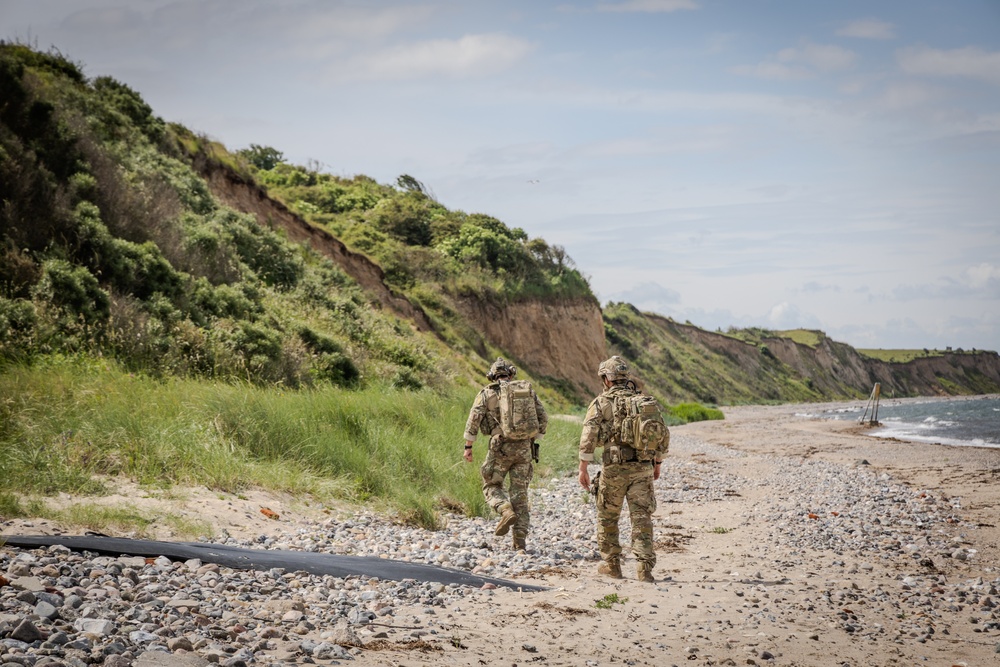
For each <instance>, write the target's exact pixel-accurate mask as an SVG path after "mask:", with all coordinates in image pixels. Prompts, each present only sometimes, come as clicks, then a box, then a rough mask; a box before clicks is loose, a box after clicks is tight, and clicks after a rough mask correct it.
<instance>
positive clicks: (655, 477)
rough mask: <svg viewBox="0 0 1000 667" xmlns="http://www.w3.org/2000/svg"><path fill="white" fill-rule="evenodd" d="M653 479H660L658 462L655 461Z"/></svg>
mask: <svg viewBox="0 0 1000 667" xmlns="http://www.w3.org/2000/svg"><path fill="white" fill-rule="evenodd" d="M653 479H654V480H657V479H660V462H659V461H656V462H654V463H653Z"/></svg>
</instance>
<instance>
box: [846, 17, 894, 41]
mask: <svg viewBox="0 0 1000 667" xmlns="http://www.w3.org/2000/svg"><path fill="white" fill-rule="evenodd" d="M837 34H838V35H842V36H844V37H860V38H861V39H893V38H894V37H895V36H896V32H895V26H893V24H891V23H887V22H885V21H880V20H878V19H861V20H858V21H852V22H851V23H848V24H847V25H845V26H844V27H843V28H841V29H840V30H838V31H837Z"/></svg>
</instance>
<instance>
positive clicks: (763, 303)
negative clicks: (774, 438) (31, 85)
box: [0, 0, 1000, 350]
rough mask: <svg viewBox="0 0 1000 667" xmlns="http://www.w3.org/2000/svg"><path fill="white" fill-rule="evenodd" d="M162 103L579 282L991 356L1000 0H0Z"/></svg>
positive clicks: (39, 39) (999, 211) (633, 295)
mask: <svg viewBox="0 0 1000 667" xmlns="http://www.w3.org/2000/svg"><path fill="white" fill-rule="evenodd" d="M0 37H3V38H5V39H8V40H19V41H21V42H26V43H29V44H31V45H33V46H36V47H37V48H40V49H42V50H47V49H49V48H50V47H54V48H55V49H57V50H58V51H59V52H61V53H62V54H63V55H65V56H67V57H68V58H70V59H71V60H73V61H75V62H78V63H80V64H81V65H82V66H83V69H84V72H85V74H86V75H87V76H88V77H98V76H104V75H108V76H113V77H114V78H116V79H118V80H119V81H121V82H123V83H126V84H128V85H129V86H131V87H132V88H133V89H135V90H137V91H138V92H139V93H141V94H142V96H143V97H144V98H145V99H146V101H147V102H148V103H149V104H150V105H151V106H152V107H153V109H154V111H155V113H156V114H157V115H159V116H161V117H162V118H164V119H165V120H167V121H170V122H178V123H182V124H183V125H185V126H187V127H188V128H190V129H191V130H193V131H195V132H199V133H203V134H205V135H207V136H209V137H211V138H213V139H215V140H218V141H220V142H222V143H223V144H225V145H226V146H227V147H228V148H230V149H231V150H237V149H240V148H245V147H248V146H249V145H250V144H258V145H264V146H271V147H274V148H276V149H278V150H280V151H281V152H282V153H283V154H284V156H285V158H286V160H287V161H289V162H292V163H295V164H300V165H307V166H312V167H314V168H319V169H321V170H323V171H327V172H329V173H332V174H336V175H341V176H348V177H349V176H353V175H355V174H365V175H368V176H370V177H372V178H374V179H376V180H377V181H378V182H380V183H387V184H391V183H395V182H396V179H397V177H398V176H399V175H401V174H409V175H411V176H413V177H414V178H416V179H417V180H419V181H420V182H422V183H423V184H424V185H425V186H426V187H427V189H428V190H429V191H430V192H431V193H433V195H434V196H435V198H436V199H437V200H438V201H440V202H441V203H442V204H444V205H445V206H447V207H448V208H450V209H456V210H462V211H465V212H467V213H487V214H489V215H492V216H494V217H497V218H499V219H501V220H503V221H504V222H505V223H507V225H508V226H511V227H520V228H522V229H524V230H525V231H526V232H527V233H528V235H529V236H531V237H542V238H544V239H545V240H546V241H547V242H548V243H549V244H551V245H559V246H562V247H563V248H565V249H566V251H567V253H568V254H569V255H570V257H572V258H573V260H574V261H575V262H576V265H577V267H578V268H579V269H580V270H581V271H582V272H583V273H584V275H586V276H587V277H588V279H589V280H590V284H591V287H592V288H593V290H594V292H595V293H596V295H597V296H598V298H599V299H600V301H601V303H602V304H604V303H607V302H609V301H625V302H628V303H631V304H633V305H635V306H636V307H637V308H639V309H640V310H645V311H652V312H656V313H659V314H661V315H666V316H669V317H672V318H674V319H675V320H678V321H690V322H691V323H693V324H696V325H698V326H700V327H703V328H706V329H711V330H716V329H721V330H723V331H724V330H726V329H728V328H729V327H746V326H758V327H765V328H768V329H792V328H800V327H802V328H809V329H821V330H823V331H825V332H826V333H827V334H828V335H829V336H830V337H832V338H833V339H835V340H838V341H841V342H845V343H848V344H850V345H853V346H854V347H858V348H885V349H895V348H910V349H913V348H916V349H920V348H937V349H945V348H946V347H952V348H963V349H967V350H969V349H988V350H1000V0H884V1H879V0H863V1H855V0H837V2H807V1H804V0H581V1H579V2H546V1H545V0H503V1H502V2H501V1H497V2H485V1H477V0H428V1H420V0H417V1H413V2H403V1H402V0H398V1H394V0H385V1H381V0H364V1H362V0H357V1H354V2H344V1H337V0H284V1H281V2H277V1H272V2H264V1H262V0H239V1H235V0H199V1H176V0H0Z"/></svg>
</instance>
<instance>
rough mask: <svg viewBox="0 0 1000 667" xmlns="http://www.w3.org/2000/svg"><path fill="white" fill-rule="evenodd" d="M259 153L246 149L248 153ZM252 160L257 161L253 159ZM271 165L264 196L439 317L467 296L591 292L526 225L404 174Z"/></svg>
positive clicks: (263, 172) (263, 173)
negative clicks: (386, 176)
mask: <svg viewBox="0 0 1000 667" xmlns="http://www.w3.org/2000/svg"><path fill="white" fill-rule="evenodd" d="M265 150H267V149H263V148H261V147H259V146H256V147H254V146H252V147H251V149H250V151H251V152H252V154H254V155H257V154H259V153H260V152H261V151H265ZM271 151H273V149H271ZM242 154H244V155H247V152H243V153H242ZM248 157H249V159H250V160H251V161H252V164H254V166H255V168H256V167H260V166H261V164H262V162H263V160H261V159H260V158H259V157H252V156H250V155H248ZM270 163H271V164H273V166H272V167H270V168H267V169H264V168H257V169H256V172H255V173H256V177H257V179H258V180H259V182H260V183H261V184H263V185H265V186H266V187H267V190H268V194H269V195H271V196H272V197H275V198H277V199H279V200H281V201H283V202H285V204H286V205H288V207H289V208H291V209H292V210H294V211H296V212H297V213H299V214H300V215H301V216H302V217H304V218H305V219H307V220H309V221H310V222H312V223H313V224H316V225H318V226H322V227H325V228H326V229H327V230H329V231H330V232H332V233H333V234H334V235H335V236H337V237H338V238H340V239H342V240H343V241H344V242H345V243H347V244H348V245H349V246H350V247H351V248H352V249H354V250H356V251H359V252H362V253H365V254H367V255H369V256H370V257H372V258H373V259H375V260H376V261H377V262H378V263H379V264H380V265H381V266H382V267H383V268H384V269H385V272H386V280H387V281H388V282H389V284H391V285H392V286H393V287H395V288H397V289H399V290H400V291H401V292H403V293H406V294H408V295H409V296H412V297H414V300H415V301H418V302H420V303H422V305H424V307H425V308H428V309H429V310H432V311H438V315H440V316H444V315H446V314H447V308H446V307H445V306H444V305H443V304H446V303H447V302H448V301H450V300H451V299H454V298H457V297H461V296H467V295H475V296H478V297H488V298H493V299H520V298H525V297H532V298H561V299H564V298H593V295H592V293H591V291H590V287H589V286H588V284H587V281H586V279H584V277H583V275H582V274H581V273H580V272H579V271H577V270H576V268H575V267H574V265H573V261H572V259H570V258H569V257H568V256H567V255H566V252H565V250H563V249H562V248H561V247H559V246H550V245H549V244H548V243H546V242H545V241H544V240H543V239H539V238H536V239H529V238H528V235H527V233H526V232H525V231H524V230H523V229H520V228H516V227H515V228H511V227H508V226H507V225H506V224H504V223H503V222H501V221H500V220H497V219H496V218H494V217H492V216H489V215H485V214H482V213H472V214H467V213H465V212H463V211H451V210H449V209H447V208H445V207H444V206H443V205H441V204H440V203H439V202H437V201H436V200H435V199H434V197H433V196H432V195H431V194H430V192H429V190H428V188H427V187H426V186H424V184H423V183H421V182H419V181H418V180H417V179H415V178H413V177H412V176H410V175H408V174H403V175H402V176H400V177H399V178H398V179H397V182H396V184H395V185H394V186H390V185H381V184H379V183H376V182H375V181H373V180H372V179H370V178H368V177H366V176H355V177H353V178H343V177H339V176H334V175H331V174H326V173H322V172H320V171H318V170H316V169H313V168H309V167H301V166H295V165H291V164H287V163H285V162H281V161H275V160H271V161H270ZM418 286H419V289H416V288H417V287H418ZM420 297H422V298H420ZM442 302H443V303H442Z"/></svg>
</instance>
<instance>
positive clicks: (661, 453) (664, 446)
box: [653, 427, 670, 463]
mask: <svg viewBox="0 0 1000 667" xmlns="http://www.w3.org/2000/svg"><path fill="white" fill-rule="evenodd" d="M664 428H665V430H666V433H665V434H664V435H663V442H661V443H660V447H659V449H657V450H656V458H655V459H653V460H654V461H656V462H657V463H662V462H663V458H664V457H665V456H666V455H667V452H668V451H669V450H670V429H669V428H666V427H664Z"/></svg>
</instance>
